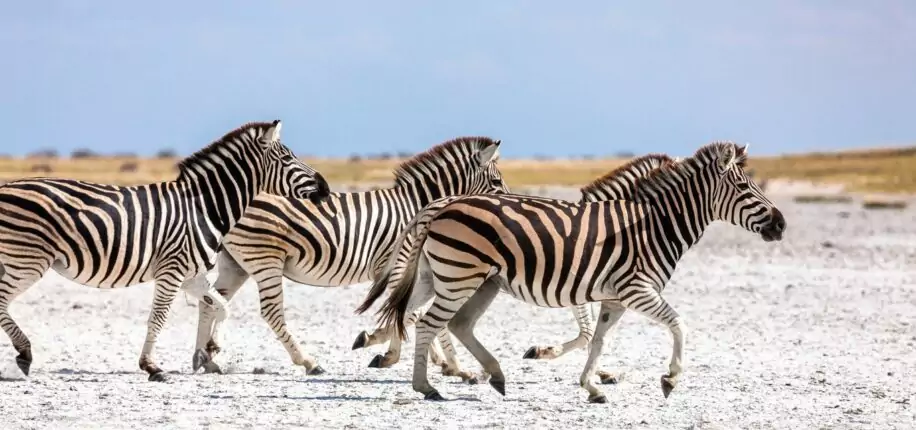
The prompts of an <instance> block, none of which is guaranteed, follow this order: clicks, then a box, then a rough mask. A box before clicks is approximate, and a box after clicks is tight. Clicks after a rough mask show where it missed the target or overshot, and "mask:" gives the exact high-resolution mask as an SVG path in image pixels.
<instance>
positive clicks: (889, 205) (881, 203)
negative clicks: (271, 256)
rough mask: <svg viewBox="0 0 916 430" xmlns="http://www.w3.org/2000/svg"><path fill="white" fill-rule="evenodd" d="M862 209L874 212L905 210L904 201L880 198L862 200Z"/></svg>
mask: <svg viewBox="0 0 916 430" xmlns="http://www.w3.org/2000/svg"><path fill="white" fill-rule="evenodd" d="M862 208H863V209H875V210H882V209H891V210H903V209H906V201H903V200H893V199H887V198H880V197H866V198H865V199H864V200H862Z"/></svg>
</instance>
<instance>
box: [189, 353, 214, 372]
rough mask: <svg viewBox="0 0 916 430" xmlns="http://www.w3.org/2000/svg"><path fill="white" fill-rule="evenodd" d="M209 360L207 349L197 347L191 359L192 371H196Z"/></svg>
mask: <svg viewBox="0 0 916 430" xmlns="http://www.w3.org/2000/svg"><path fill="white" fill-rule="evenodd" d="M209 362H210V354H207V351H204V350H203V349H198V350H197V351H194V358H193V359H192V360H191V369H193V370H192V372H197V371H198V370H200V368H201V367H204V365H205V364H207V363H209Z"/></svg>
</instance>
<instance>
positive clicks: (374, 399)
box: [255, 395, 388, 402]
mask: <svg viewBox="0 0 916 430" xmlns="http://www.w3.org/2000/svg"><path fill="white" fill-rule="evenodd" d="M255 397H256V398H258V399H267V400H317V401H332V402H341V401H351V402H352V401H356V402H381V401H386V400H388V399H387V398H385V397H364V396H347V395H340V396H274V395H262V396H255Z"/></svg>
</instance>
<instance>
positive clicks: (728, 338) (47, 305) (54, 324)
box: [0, 198, 916, 429]
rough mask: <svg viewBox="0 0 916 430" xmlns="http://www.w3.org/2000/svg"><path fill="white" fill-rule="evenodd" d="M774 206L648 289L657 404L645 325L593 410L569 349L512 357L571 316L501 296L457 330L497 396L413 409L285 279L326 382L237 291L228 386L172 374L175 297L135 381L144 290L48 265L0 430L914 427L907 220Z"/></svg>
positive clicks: (27, 304)
mask: <svg viewBox="0 0 916 430" xmlns="http://www.w3.org/2000/svg"><path fill="white" fill-rule="evenodd" d="M775 200H776V202H777V203H778V204H779V205H780V208H781V209H782V210H783V212H784V214H785V216H786V219H787V221H788V223H789V229H788V231H787V232H786V233H787V234H786V238H785V239H784V241H783V242H781V243H776V244H768V243H764V242H763V241H762V240H760V239H759V238H757V237H754V236H753V235H751V234H749V233H746V232H744V231H743V230H740V229H739V228H737V227H731V226H727V225H716V226H714V227H713V228H712V229H711V230H710V231H709V232H708V233H707V234H706V235H705V237H704V239H703V240H702V241H701V242H700V244H699V245H698V246H697V247H696V248H695V249H694V250H692V251H691V252H689V253H688V255H687V256H686V257H685V258H684V259H683V260H682V262H681V265H680V267H679V269H678V271H677V272H676V274H675V276H674V279H672V281H671V283H670V284H669V286H668V288H667V290H666V294H665V296H666V297H667V298H668V300H669V301H670V302H671V303H672V304H673V305H674V306H675V308H676V309H677V310H678V311H679V313H680V314H681V315H682V316H683V317H684V319H685V322H686V324H687V328H688V331H687V344H686V351H685V359H686V363H685V364H686V368H685V373H684V374H683V376H682V378H681V382H680V385H679V386H678V387H677V388H676V389H675V391H674V392H673V393H672V394H671V397H670V398H669V399H667V400H665V399H664V398H663V396H662V394H661V390H660V388H659V385H658V384H659V383H658V377H659V375H661V374H662V373H664V372H665V371H666V369H667V362H668V358H669V354H670V345H671V340H670V336H669V334H668V332H667V330H666V329H665V328H663V327H661V326H658V325H655V324H654V323H651V322H650V321H649V320H647V319H645V318H643V317H640V316H638V315H633V314H627V315H625V316H624V318H623V320H622V321H621V323H620V325H619V328H618V329H617V330H616V332H615V333H614V334H613V336H611V337H610V340H609V344H608V347H607V348H606V349H605V351H606V352H605V354H604V356H603V358H602V363H601V366H602V368H604V369H608V370H612V371H618V372H622V373H623V377H622V380H621V382H620V383H619V384H617V385H613V386H606V387H605V393H606V394H607V397H608V400H609V403H608V404H606V405H592V404H588V403H586V401H585V398H586V393H585V391H584V390H582V389H581V388H579V387H578V383H577V381H578V375H579V372H580V370H581V368H582V366H583V364H584V361H585V356H586V353H585V351H577V352H574V353H571V354H568V355H567V356H564V357H562V358H560V359H557V360H552V361H534V360H523V359H522V358H521V357H522V355H523V354H524V352H525V351H526V350H527V349H528V347H530V346H532V345H535V344H541V345H543V344H547V343H559V342H562V341H565V340H568V339H571V338H572V337H574V336H575V335H576V333H577V331H576V325H575V323H574V321H573V319H572V315H571V312H569V311H568V310H565V309H543V308H535V307H532V306H529V305H526V304H524V303H521V302H519V301H516V300H514V299H511V298H508V297H503V296H501V297H499V298H497V300H496V302H495V303H494V305H493V307H492V308H491V309H490V311H489V312H488V313H487V314H486V315H485V316H484V317H483V318H482V320H481V322H480V324H479V325H478V330H477V331H478V335H479V337H480V339H481V341H482V342H483V343H484V345H486V346H487V347H488V348H489V349H490V350H491V352H493V354H494V355H495V356H496V357H497V358H498V359H499V360H500V361H501V364H502V366H503V369H504V371H505V373H506V377H507V384H506V391H507V393H506V396H505V397H502V396H500V395H499V394H498V393H496V391H494V390H493V389H492V388H490V387H489V386H488V385H465V384H462V383H460V381H459V380H457V378H445V377H442V376H440V375H439V374H438V369H434V370H432V371H431V381H432V382H433V384H435V385H436V386H437V387H438V388H439V390H440V392H441V393H442V394H443V395H444V396H446V397H447V398H448V399H450V400H451V401H447V402H443V403H430V402H424V401H422V400H420V399H421V396H420V395H419V394H418V393H415V392H414V391H413V390H412V389H411V387H410V374H411V370H412V363H413V358H412V357H413V354H412V352H413V346H412V339H411V343H410V344H409V346H407V347H405V350H404V354H403V355H404V357H403V358H402V361H401V362H400V363H399V364H397V365H396V366H395V367H394V368H391V369H381V370H380V369H369V368H367V367H366V366H367V364H368V363H369V361H370V360H371V358H372V357H373V356H374V355H375V354H376V353H378V352H380V351H381V350H380V348H379V347H375V348H376V349H374V350H359V351H351V350H350V346H351V343H352V341H353V339H354V338H355V336H356V334H357V333H359V331H360V330H363V329H366V328H370V327H372V326H373V324H374V320H373V316H372V315H364V316H354V315H353V309H354V308H355V307H356V305H357V304H358V303H359V301H360V300H361V298H362V296H363V295H364V294H365V292H366V287H367V286H366V285H354V286H349V287H342V288H325V289H319V288H311V287H306V286H300V285H295V284H287V286H288V288H287V289H286V309H287V311H286V314H287V320H288V322H289V324H290V328H291V330H292V331H293V333H295V334H296V336H297V337H298V339H299V341H300V342H302V343H303V344H304V345H305V350H306V351H307V352H309V353H311V354H313V355H315V356H316V357H318V358H319V360H320V363H321V365H322V366H323V367H324V368H325V369H326V370H327V371H328V373H327V374H325V375H321V376H315V377H309V376H306V375H305V373H304V370H303V369H298V368H295V367H294V366H293V365H292V364H291V363H290V361H289V358H288V356H287V355H286V352H285V350H284V349H283V347H282V346H281V344H280V343H279V342H278V341H276V340H275V339H274V336H273V334H272V332H271V331H270V329H269V328H268V327H267V325H266V324H265V323H264V322H263V321H262V320H261V318H260V316H259V314H258V307H257V291H256V288H255V286H254V284H253V283H249V285H246V286H245V287H244V288H243V289H242V291H241V292H240V293H239V296H238V298H237V299H236V300H235V301H234V302H233V307H232V316H231V317H230V320H229V321H228V322H227V323H226V324H225V330H224V342H223V353H222V354H221V355H220V356H219V357H218V359H217V361H218V362H219V363H220V364H221V365H222V366H223V369H224V370H226V371H228V374H225V375H202V374H196V375H193V374H190V367H191V357H192V353H193V343H194V332H195V329H196V318H197V317H196V316H197V308H196V305H192V304H188V303H187V301H186V300H185V299H184V297H182V296H179V297H178V299H177V300H176V301H175V304H174V306H173V311H172V316H171V319H170V321H169V323H168V325H167V326H166V328H165V330H164V331H163V333H162V335H161V336H160V341H159V345H158V348H157V356H158V360H159V363H160V364H161V365H162V366H163V368H165V369H167V370H173V371H175V373H173V374H171V375H170V376H171V379H170V381H169V382H167V383H150V382H147V381H146V375H145V374H144V373H143V372H141V371H140V370H139V369H138V367H137V359H138V356H139V352H140V347H141V346H142V343H143V338H144V335H145V331H146V319H147V317H148V312H149V307H150V300H151V298H152V288H151V285H150V284H144V285H140V286H136V287H132V288H128V289H119V290H111V291H108V290H98V289H94V288H86V287H82V286H79V285H75V284H73V283H71V282H68V281H66V280H64V279H62V278H61V277H59V276H57V275H56V274H54V273H51V274H48V275H47V276H46V277H45V278H44V279H43V280H42V281H41V283H40V284H39V285H36V286H35V287H33V288H32V289H31V290H29V291H28V292H27V293H25V294H23V295H22V296H21V297H20V298H19V299H18V300H17V301H16V302H15V303H14V304H13V306H12V314H13V316H14V318H16V320H17V321H18V322H19V323H20V325H21V326H22V327H23V329H24V330H25V332H26V333H27V334H28V335H29V336H30V338H31V340H32V344H33V353H34V356H35V362H34V363H33V366H32V375H31V376H30V377H28V378H23V377H22V376H21V375H20V374H19V372H18V370H17V369H16V365H15V360H14V357H15V352H14V351H13V349H12V346H11V345H10V342H9V340H8V338H7V337H6V336H5V335H4V336H0V374H2V376H3V378H5V380H3V381H0V390H2V394H0V417H2V418H0V421H2V422H3V428H8V429H12V428H29V429H31V428H34V429H48V428H200V427H212V428H259V429H261V428H286V427H307V428H360V429H363V428H458V427H467V428H470V427H474V428H482V427H512V428H523V427H529V426H538V427H545V428H569V427H572V428H599V427H600V428H627V429H629V428H637V429H638V428H652V429H656V428H673V429H688V428H689V429H730V428H791V429H796V428H855V429H864V428H882V429H883V428H901V429H902V428H914V427H916V413H914V408H916V387H914V381H916V211H914V209H912V208H910V209H906V210H903V211H879V212H868V211H865V210H863V209H861V207H860V205H855V204H825V205H799V204H794V203H792V202H791V199H790V198H777V199H775ZM214 276H215V274H211V280H212V277H214ZM411 335H412V333H411ZM460 353H461V358H462V363H463V364H464V365H465V366H468V367H470V368H472V369H479V366H478V365H477V364H476V362H474V361H473V358H472V357H471V356H470V354H468V353H467V351H465V350H464V349H460Z"/></svg>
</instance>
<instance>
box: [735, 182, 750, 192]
mask: <svg viewBox="0 0 916 430" xmlns="http://www.w3.org/2000/svg"><path fill="white" fill-rule="evenodd" d="M735 188H737V189H738V190H739V191H747V190H749V189H751V185H750V184H748V183H747V182H737V183H735Z"/></svg>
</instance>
